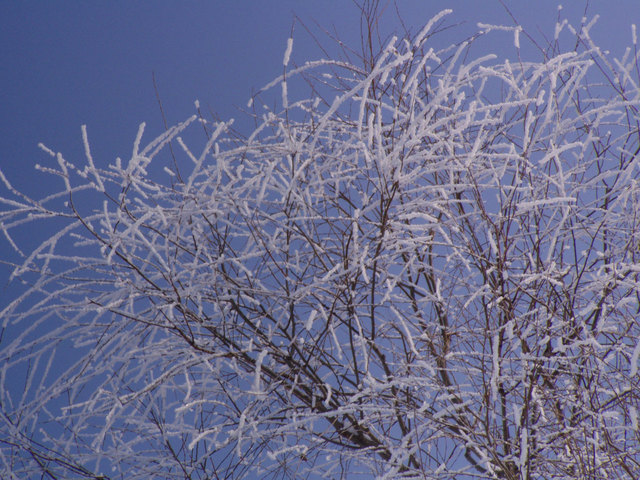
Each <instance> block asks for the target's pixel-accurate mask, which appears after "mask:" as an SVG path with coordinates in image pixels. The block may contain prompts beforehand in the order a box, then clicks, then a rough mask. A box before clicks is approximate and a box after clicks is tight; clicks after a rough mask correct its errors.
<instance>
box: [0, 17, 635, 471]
mask: <svg viewBox="0 0 640 480" xmlns="http://www.w3.org/2000/svg"><path fill="white" fill-rule="evenodd" d="M363 12H364V14H365V25H369V28H370V32H369V33H371V29H375V23H376V22H375V21H373V20H375V18H373V17H372V15H374V14H377V13H376V12H375V9H372V10H367V9H366V8H365V9H363ZM448 13H449V12H446V11H445V12H442V13H441V14H439V15H437V16H435V17H434V18H433V19H432V20H431V21H429V22H428V23H427V24H426V25H425V26H424V28H423V29H422V30H421V31H419V32H414V33H413V34H411V33H407V35H406V36H405V37H404V38H396V37H393V38H389V39H387V40H385V41H384V43H382V44H381V48H380V49H379V50H378V51H376V50H375V48H373V49H371V50H370V51H369V54H366V55H364V56H363V57H362V58H360V60H358V61H353V62H349V61H346V60H331V59H323V60H321V61H316V62H310V63H305V64H303V65H296V64H294V63H293V62H292V61H290V56H291V49H292V43H293V41H292V40H290V42H289V43H288V44H287V48H286V52H285V55H284V62H283V63H284V69H283V75H282V76H280V77H278V78H277V79H275V80H274V81H273V82H272V83H271V84H270V85H268V86H267V87H265V89H263V91H262V93H261V94H260V95H258V96H257V97H256V98H254V101H253V106H252V109H251V111H252V112H253V114H254V115H255V120H256V124H257V128H256V129H255V131H253V132H252V133H250V134H249V135H248V136H246V137H242V136H240V135H238V134H237V132H234V131H233V130H232V129H231V128H230V122H224V121H208V120H206V119H204V118H203V117H202V116H200V115H194V116H193V117H191V118H189V119H188V120H186V121H185V122H183V123H180V124H178V125H176V126H174V127H173V128H170V129H169V130H168V131H167V132H165V133H163V134H162V135H160V136H159V137H157V138H155V139H154V140H151V141H150V142H147V141H144V140H143V137H144V135H143V133H144V125H143V126H141V127H140V130H139V132H138V134H137V136H136V138H135V143H134V146H133V151H132V154H131V158H130V159H128V160H127V161H121V160H120V159H118V160H116V161H115V162H113V163H112V164H110V165H102V164H99V162H97V161H94V160H93V159H92V156H91V149H90V144H89V140H88V134H87V132H86V129H83V138H84V142H85V147H86V158H85V159H80V160H78V161H71V160H69V159H67V158H65V157H63V156H62V155H61V154H59V153H56V152H54V151H53V150H50V149H48V148H47V147H44V146H43V150H44V151H45V152H46V153H47V154H49V155H50V157H51V159H52V160H51V161H50V162H49V163H48V164H46V165H44V166H41V167H40V169H41V170H43V171H44V172H45V173H48V174H50V175H52V176H53V177H54V178H56V179H57V181H59V182H60V185H62V188H61V191H60V192H59V193H58V194H55V195H51V196H48V197H47V198H44V199H32V198H29V197H28V196H26V195H24V194H22V193H20V192H18V191H16V190H15V189H14V188H13V187H12V186H11V184H10V179H6V178H5V177H4V176H0V179H1V180H2V182H3V185H4V187H3V188H4V193H3V198H1V199H0V200H1V201H2V204H3V205H4V208H3V210H2V211H1V212H0V228H1V229H2V234H3V236H4V240H3V241H4V242H5V246H4V247H3V248H12V249H13V250H14V251H15V252H19V253H20V254H23V255H24V258H23V262H22V263H20V264H19V265H16V266H15V271H14V273H13V276H12V278H13V279H14V281H16V282H17V281H22V282H24V284H25V285H27V287H25V289H24V291H23V293H21V294H20V296H19V297H17V298H14V299H12V300H10V301H6V302H4V301H3V305H2V308H3V310H2V312H1V313H0V318H1V321H2V337H1V338H0V342H1V343H0V366H1V367H0V382H1V385H0V409H1V417H0V476H1V477H2V478H7V479H25V478H111V479H116V478H118V479H120V478H122V479H150V478H153V479H162V478H167V479H192V480H195V479H221V478H234V479H239V478H296V479H297V478H309V479H317V478H332V479H339V478H345V479H346V478H349V479H352V478H355V479H358V478H363V479H364V478H389V479H391V478H416V479H417V478H421V479H458V480H461V479H472V478H473V479H475V478H477V479H479V478H488V479H509V480H512V479H520V480H524V479H561V478H562V479H576V478H578V479H604V478H616V479H622V478H625V479H637V478H639V477H640V430H639V428H638V412H639V411H640V380H639V376H638V366H639V361H640V358H639V357H640V130H639V126H640V114H639V110H638V109H639V108H640V88H639V82H640V66H639V64H638V63H639V62H638V60H639V54H638V51H637V49H636V37H635V31H634V32H632V40H633V42H632V45H631V47H630V48H628V49H627V50H626V51H625V52H624V55H623V56H622V58H614V57H613V56H612V55H611V54H609V53H606V52H603V51H602V50H601V49H599V48H598V47H597V45H596V44H595V43H594V42H593V41H592V39H591V38H592V37H591V35H590V29H591V28H592V24H591V23H588V22H587V21H585V22H583V23H582V24H580V25H577V26H575V27H574V26H572V24H571V23H569V22H567V21H561V22H559V23H558V25H557V27H556V30H555V36H552V37H551V41H550V42H549V43H548V44H547V45H546V46H545V47H544V48H540V49H539V50H538V54H537V57H536V55H534V54H532V53H526V54H525V52H524V50H525V49H524V47H523V48H522V49H521V47H520V39H521V38H522V39H524V38H526V37H525V35H526V32H524V31H523V30H522V29H521V28H520V27H519V26H510V27H499V26H490V25H481V26H480V27H479V28H480V29H481V31H479V32H478V34H477V35H475V36H474V37H471V38H468V39H465V40H462V41H459V42H456V43H453V44H451V45H450V46H448V47H442V48H440V47H438V48H436V47H434V45H436V44H437V42H435V41H432V37H433V36H434V34H435V33H437V31H438V30H439V29H440V28H442V26H443V25H445V24H446V22H447V21H448V20H447V18H448V17H447V14H448ZM494 30H498V31H494ZM485 35H501V36H502V38H503V39H508V40H509V42H510V44H511V45H512V47H511V49H512V55H511V61H508V60H507V59H506V58H507V57H506V56H505V55H502V54H501V55H480V56H474V52H475V50H473V49H472V47H473V45H474V41H476V40H477V39H478V38H481V37H483V36H485ZM436 36H437V35H436ZM371 37H374V38H375V36H374V35H370V38H371ZM563 39H565V41H563ZM566 39H571V45H572V47H571V48H570V49H563V48H562V45H564V44H567V43H569V42H568V41H566ZM527 41H528V42H530V43H528V47H531V46H532V45H537V44H536V43H534V42H533V39H532V38H530V39H529V40H527ZM363 43H364V44H367V45H374V44H375V42H374V43H368V42H363ZM530 50H531V49H530V48H528V50H527V51H530ZM529 57H531V58H529ZM289 91H290V92H291V95H290V94H289V93H288V92H289ZM273 92H277V96H278V98H279V99H280V100H279V101H278V103H277V104H278V105H279V106H278V107H276V108H267V107H266V103H265V104H264V105H263V104H259V103H260V99H261V98H263V96H264V95H270V94H272V93H273ZM300 92H309V94H308V95H303V94H301V93H300ZM294 97H295V98H294ZM170 144H171V145H173V148H172V149H171V150H170V149H169V148H168V147H169V145H170ZM172 156H173V158H172ZM34 224H35V225H38V230H42V228H44V227H46V228H48V232H50V234H49V235H47V238H46V239H45V240H44V241H43V242H42V244H41V245H40V246H39V247H37V248H36V249H35V250H33V251H32V252H28V251H25V252H23V251H22V250H23V249H22V245H21V243H20V241H19V240H18V238H20V237H21V236H22V235H23V233H24V231H25V229H30V228H32V225H34Z"/></svg>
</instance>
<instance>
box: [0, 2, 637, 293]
mask: <svg viewBox="0 0 640 480" xmlns="http://www.w3.org/2000/svg"><path fill="white" fill-rule="evenodd" d="M504 3H505V5H507V6H508V8H509V9H510V10H511V12H512V13H513V14H514V16H515V17H516V18H517V19H518V20H519V21H520V22H522V23H523V24H524V26H525V28H526V29H527V30H529V31H531V32H532V33H533V34H534V35H537V36H538V37H537V38H538V39H540V38H542V37H541V33H540V32H544V33H546V34H547V35H548V36H552V35H553V28H554V25H555V19H556V17H557V4H558V2H556V1H548V0H536V1H524V0H504ZM565 3H566V5H565V8H564V10H563V13H564V15H566V16H567V17H568V18H570V19H571V21H572V22H574V23H575V24H578V23H579V22H580V18H581V17H582V15H583V13H584V10H585V4H586V2H584V1H578V0H567V2H565ZM381 4H385V0H381ZM397 6H398V10H399V12H400V14H401V16H402V18H403V20H404V22H405V23H406V26H407V27H408V28H409V29H411V30H412V31H413V32H414V33H415V32H417V31H419V29H420V27H421V26H422V25H423V24H424V23H425V22H426V21H427V20H428V19H429V18H430V17H431V16H433V15H434V14H435V13H437V12H439V11H440V10H442V9H444V8H452V9H454V14H453V15H452V16H450V17H449V22H450V23H457V22H463V24H462V25H461V26H460V27H459V28H458V29H452V30H450V31H448V32H446V33H444V34H442V35H443V38H444V40H449V41H450V42H453V41H457V40H460V39H461V38H463V34H462V32H465V31H466V32H473V31H475V30H476V24H477V23H478V22H485V23H494V24H497V23H504V24H512V20H511V19H510V17H509V15H508V14H507V12H506V10H505V8H504V6H503V5H502V4H501V2H500V1H499V0H457V1H446V0H398V1H397ZM596 13H599V14H600V15H601V18H600V20H599V22H598V26H597V27H596V29H595V33H596V37H597V38H598V39H599V40H600V42H601V43H602V44H603V46H604V47H605V48H609V49H611V50H613V51H614V52H615V53H621V52H622V50H623V48H624V46H627V45H630V44H631V27H630V26H631V24H632V23H636V24H638V27H639V29H640V1H639V0H599V1H591V2H590V3H589V7H588V10H587V16H589V17H591V16H593V15H594V14H596ZM294 15H297V16H298V17H299V18H300V20H301V21H295V22H294V20H293V19H294ZM303 24H304V25H305V26H306V27H308V28H309V29H310V30H311V31H312V32H313V33H314V35H316V36H317V37H318V38H319V39H321V40H322V42H323V43H324V44H325V45H331V41H329V40H327V38H326V35H325V34H324V33H323V32H322V30H321V28H319V27H318V25H320V26H322V27H325V28H327V29H329V30H331V31H335V32H337V35H338V36H339V37H340V38H341V39H342V40H344V41H345V42H346V43H348V44H351V45H354V47H355V48H357V47H358V46H359V38H360V26H359V14H358V10H357V8H356V7H355V6H354V4H353V2H352V1H351V0H340V1H328V0H314V1H303V0H298V1H295V0H271V1H266V0H261V1H258V0H255V1H245V0H227V1H222V0H211V1H192V0H189V1H172V2H169V1H159V0H156V1H151V0H147V1H134V0H128V1H102V0H101V1H98V0H90V1H82V2H81V1H70V0H57V1H50V0H47V1H29V2H27V1H15V2H14V1H9V0H0V131H1V132H2V133H1V135H0V169H2V171H3V172H4V173H5V175H6V176H7V177H8V178H9V179H10V181H11V182H12V183H13V184H14V185H15V186H16V187H17V188H18V189H20V190H23V191H25V192H27V193H29V194H32V195H34V196H36V197H38V196H39V192H42V191H48V190H49V189H50V188H52V185H51V179H50V177H47V176H46V175H43V174H41V173H38V172H35V171H34V168H33V167H34V165H35V164H36V163H46V162H47V161H48V160H49V157H48V156H47V155H45V154H44V153H43V152H41V151H40V150H39V149H38V147H37V145H38V143H39V142H42V143H44V144H45V145H47V146H48V147H50V148H51V149H53V150H55V151H60V152H62V153H63V154H64V155H65V157H66V158H68V159H69V160H71V161H77V162H79V163H80V164H83V162H84V154H83V147H82V140H81V133H80V126H81V125H83V124H86V125H87V128H88V132H89V138H90V142H91V146H92V152H93V157H94V160H95V162H96V163H98V164H100V165H101V166H104V165H106V164H107V163H108V162H110V161H112V160H113V159H114V158H115V157H117V156H121V157H123V158H128V155H129V154H130V151H131V147H132V144H133V139H134V138H135V134H136V131H137V128H138V125H139V124H140V123H141V122H147V132H148V133H147V136H146V137H145V138H146V139H147V140H150V139H151V138H153V137H155V136H156V135H158V134H160V133H161V132H162V131H163V128H164V127H163V124H162V117H161V114H160V110H159V107H158V103H157V99H156V92H155V90H154V85H153V81H152V73H155V78H156V81H157V86H158V91H159V94H160V97H161V99H162V102H163V105H164V109H165V113H166V116H167V120H168V122H169V124H173V123H176V122H179V121H181V120H184V119H186V118H187V117H189V116H190V115H192V114H193V113H194V101H195V100H196V99H198V100H199V101H200V104H201V105H202V107H203V110H204V112H205V113H206V112H208V111H213V112H215V113H216V114H217V115H218V116H219V117H220V118H222V119H228V118H230V117H236V118H237V117H239V116H240V114H239V111H238V107H243V106H244V105H246V102H247V100H248V98H249V97H250V95H251V92H252V91H255V90H257V89H259V88H260V87H261V86H263V85H264V84H266V83H267V82H268V81H270V80H271V79H273V78H274V77H276V76H278V75H279V74H280V73H281V71H282V57H283V52H284V50H285V47H286V39H287V37H289V35H290V31H291V28H292V25H294V28H295V33H294V38H295V41H294V51H293V55H292V60H293V61H296V62H298V63H303V62H304V61H306V60H309V59H317V58H321V57H322V53H321V51H320V50H319V49H318V47H317V46H316V45H315V44H314V41H313V39H312V37H311V36H310V35H309V34H308V33H307V31H306V30H305V28H304V26H303ZM382 30H383V32H390V31H393V30H396V31H400V30H401V28H400V23H399V21H398V16H397V14H396V9H395V6H394V4H393V3H392V2H391V3H390V5H389V6H388V8H387V11H386V14H385V16H384V17H383V25H382ZM500 35H501V34H496V36H495V37H494V38H495V40H494V41H495V42H497V43H496V45H495V47H496V48H500V46H501V45H500V42H504V43H505V45H507V46H512V44H513V37H512V35H510V34H506V33H504V34H502V36H500ZM447 36H449V37H447ZM238 124H239V125H240V127H242V125H243V124H242V122H239V123H238ZM245 125H246V124H245ZM244 133H250V132H244ZM152 136H153V137H152ZM0 189H1V190H0V195H5V194H6V190H5V189H4V186H0ZM7 249H8V245H7V244H6V242H5V241H4V239H0V252H2V253H1V255H0V259H6V258H7V257H8V256H9V254H8V253H7ZM8 273H9V269H8V268H7V267H5V266H0V283H2V284H3V285H4V284H5V279H6V278H7V276H8ZM2 290H3V287H2V286H0V300H1V298H2V297H3V296H4V295H3V293H2ZM5 293H6V290H5ZM2 304H4V302H3V301H0V306H2Z"/></svg>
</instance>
